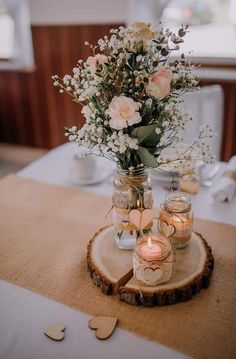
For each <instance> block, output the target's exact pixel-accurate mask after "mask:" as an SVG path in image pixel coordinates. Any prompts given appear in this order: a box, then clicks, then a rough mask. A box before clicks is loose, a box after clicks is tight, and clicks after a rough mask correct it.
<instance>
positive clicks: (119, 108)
mask: <svg viewBox="0 0 236 359" xmlns="http://www.w3.org/2000/svg"><path fill="white" fill-rule="evenodd" d="M140 107H141V104H140V103H139V102H135V101H134V100H133V99H132V98H129V97H126V96H115V97H113V99H112V101H111V103H110V105H109V107H108V109H107V111H106V114H107V115H109V116H110V118H111V119H110V121H109V125H110V127H111V128H114V129H115V130H122V128H125V127H128V126H132V125H134V124H135V123H139V122H141V121H142V118H141V116H140V113H139V112H138V111H139V109H140Z"/></svg>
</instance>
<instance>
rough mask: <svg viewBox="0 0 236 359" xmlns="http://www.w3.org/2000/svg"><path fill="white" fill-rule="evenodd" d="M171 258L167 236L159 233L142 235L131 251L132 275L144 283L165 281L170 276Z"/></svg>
mask: <svg viewBox="0 0 236 359" xmlns="http://www.w3.org/2000/svg"><path fill="white" fill-rule="evenodd" d="M172 259H173V255H172V250H171V245H170V241H169V239H168V238H166V237H164V236H162V235H161V234H160V233H151V234H148V235H144V236H142V237H140V238H139V239H138V240H137V243H136V246H135V249H134V252H133V270H134V276H135V278H136V279H137V280H139V281H140V282H142V283H144V284H146V285H151V286H155V285H158V284H161V283H166V282H168V281H169V279H170V278H171V274H172Z"/></svg>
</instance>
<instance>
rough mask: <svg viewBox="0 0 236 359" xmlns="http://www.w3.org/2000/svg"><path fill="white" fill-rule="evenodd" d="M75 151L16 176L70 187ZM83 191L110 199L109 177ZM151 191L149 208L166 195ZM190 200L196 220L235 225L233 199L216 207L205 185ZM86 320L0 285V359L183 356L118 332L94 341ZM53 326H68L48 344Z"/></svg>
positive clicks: (59, 152)
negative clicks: (46, 333)
mask: <svg viewBox="0 0 236 359" xmlns="http://www.w3.org/2000/svg"><path fill="white" fill-rule="evenodd" d="M76 151H77V148H76V146H75V145H74V144H70V143H68V144H65V145H62V146H60V147H58V148H56V149H54V150H52V151H50V152H49V153H48V154H46V155H45V156H43V157H42V158H40V159H39V160H37V161H35V162H33V163H32V164H30V165H29V166H27V167H26V168H25V169H23V170H22V171H20V172H19V174H20V175H21V176H25V177H30V178H33V179H35V180H39V181H43V182H47V183H51V184H57V185H62V186H70V185H72V180H71V175H70V173H71V172H70V166H71V159H72V157H73V154H75V153H76ZM107 165H108V166H110V169H111V171H112V170H113V169H114V165H113V164H111V163H109V164H107ZM223 167H224V165H223V164H222V168H223ZM80 189H81V188H80ZM83 190H85V191H90V192H97V193H101V194H105V195H110V194H111V193H112V179H111V178H108V179H107V181H105V182H103V183H101V184H99V185H96V186H85V187H83ZM153 190H154V191H153V192H154V204H155V206H159V204H160V202H161V201H162V200H163V198H164V195H165V193H166V191H165V190H164V189H163V188H162V187H160V186H159V185H157V183H155V182H154V183H153ZM192 202H193V207H194V212H195V215H196V216H197V217H199V218H206V219H210V220H215V221H221V222H225V223H229V224H235V214H236V201H235V200H234V201H233V202H232V203H220V204H215V203H213V201H212V199H211V196H210V193H209V189H208V188H206V187H205V188H201V189H200V191H199V193H198V194H197V195H196V196H193V197H192ZM89 318H90V316H89V315H87V314H85V313H82V312H80V311H75V310H73V309H71V308H68V307H66V306H64V305H62V304H60V303H57V302H54V301H51V300H49V299H48V298H46V297H43V296H40V295H39V294H37V293H34V292H31V291H28V290H26V289H24V288H21V287H17V286H15V285H13V284H10V283H7V282H4V281H0V358H2V359H15V358H17V359H42V358H49V359H53V358H56V359H77V358H81V359H87V358H88V359H90V358H96V359H100V358H101V359H106V358H110V357H112V358H113V359H116V358H117V359H118V358H129V359H132V358H136V359H143V358H145V359H149V358H150V359H151V358H152V359H154V358H158V359H165V358H166V359H172V358H176V359H178V358H182V359H183V358H187V356H186V355H184V354H182V353H178V352H176V351H174V350H172V349H170V348H167V347H164V346H163V345H161V344H158V343H155V342H151V341H148V340H146V339H144V338H141V337H138V336H136V335H134V334H132V333H130V332H126V331H124V330H121V329H119V328H117V330H116V331H115V333H114V335H113V336H112V337H111V338H110V339H109V340H107V341H104V342H100V341H98V340H95V338H94V332H93V331H91V330H89V329H88V330H86V328H87V325H88V324H87V323H88V320H89ZM58 322H62V323H64V324H65V326H66V328H67V329H66V338H65V340H64V341H62V342H60V343H56V342H53V341H50V340H48V339H47V338H45V336H44V335H43V334H42V333H43V330H45V329H46V328H47V327H50V326H51V325H52V324H55V323H58ZM147 349H148V350H147Z"/></svg>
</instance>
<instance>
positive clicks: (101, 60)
mask: <svg viewBox="0 0 236 359" xmlns="http://www.w3.org/2000/svg"><path fill="white" fill-rule="evenodd" d="M106 62H108V58H107V56H106V55H102V54H96V55H95V56H89V57H88V58H87V60H86V63H87V64H88V65H89V67H90V70H91V72H93V73H94V72H95V71H96V67H97V64H99V65H103V64H105V63H106Z"/></svg>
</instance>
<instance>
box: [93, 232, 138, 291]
mask: <svg viewBox="0 0 236 359" xmlns="http://www.w3.org/2000/svg"><path fill="white" fill-rule="evenodd" d="M132 253H133V252H132V251H131V250H122V249H119V248H117V246H116V243H115V234H114V228H113V226H108V227H105V228H101V229H100V230H99V231H98V232H97V233H95V235H94V236H93V238H92V239H91V241H90V242H89V245H88V254H87V262H88V269H89V271H90V275H91V277H92V279H93V282H94V283H95V284H96V285H97V286H98V287H100V288H101V290H102V292H103V293H105V294H117V293H118V292H119V288H120V287H121V286H123V285H125V284H126V283H127V282H128V281H129V279H130V278H131V277H132V275H133V265H132Z"/></svg>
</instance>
